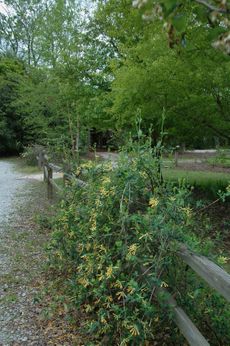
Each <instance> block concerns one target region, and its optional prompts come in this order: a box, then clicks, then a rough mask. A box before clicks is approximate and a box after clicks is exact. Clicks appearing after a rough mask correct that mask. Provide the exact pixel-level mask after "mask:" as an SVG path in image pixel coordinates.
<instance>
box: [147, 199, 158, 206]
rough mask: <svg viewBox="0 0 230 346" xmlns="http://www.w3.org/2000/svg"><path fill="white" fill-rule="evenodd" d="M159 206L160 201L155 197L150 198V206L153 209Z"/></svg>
mask: <svg viewBox="0 0 230 346" xmlns="http://www.w3.org/2000/svg"><path fill="white" fill-rule="evenodd" d="M158 204H159V200H158V199H157V198H155V197H152V198H150V200H149V205H150V207H151V208H156V207H157V206H158Z"/></svg>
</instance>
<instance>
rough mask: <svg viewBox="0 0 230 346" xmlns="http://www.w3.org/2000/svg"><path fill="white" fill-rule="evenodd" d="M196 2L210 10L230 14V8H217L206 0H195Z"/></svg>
mask: <svg viewBox="0 0 230 346" xmlns="http://www.w3.org/2000/svg"><path fill="white" fill-rule="evenodd" d="M195 1H196V2H197V3H198V4H201V5H203V6H205V7H207V8H208V9H209V10H210V11H215V12H218V13H224V14H230V10H229V9H227V8H218V7H215V6H213V5H212V4H210V3H209V2H207V1H206V0H195Z"/></svg>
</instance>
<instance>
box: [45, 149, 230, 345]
mask: <svg viewBox="0 0 230 346" xmlns="http://www.w3.org/2000/svg"><path fill="white" fill-rule="evenodd" d="M83 171H84V178H87V184H88V185H87V187H85V188H82V189H79V187H75V186H74V185H71V186H70V187H69V188H67V191H66V193H65V195H66V197H67V199H65V200H63V201H62V202H61V206H60V210H59V214H58V216H57V219H56V222H55V225H54V233H53V241H52V244H51V246H50V251H51V254H52V256H51V262H52V265H53V266H54V268H55V270H56V271H55V275H58V273H60V274H59V275H64V277H63V285H64V286H65V290H64V291H65V293H64V299H63V298H62V301H65V300H66V298H67V297H69V299H67V301H69V306H68V309H69V310H70V311H76V310H77V311H81V313H84V314H85V315H86V316H87V318H83V319H82V321H84V322H83V323H81V328H82V329H83V330H84V331H85V333H87V335H89V337H90V339H91V341H92V344H95V343H97V342H99V344H106V345H146V344H148V342H149V343H150V344H152V342H154V341H161V342H162V344H164V342H165V344H168V345H169V344H170V345H171V344H173V343H175V344H177V345H179V344H182V343H181V342H182V341H181V336H180V335H179V334H177V333H176V332H175V327H174V325H173V324H172V322H171V321H172V320H171V318H172V315H171V312H170V309H167V308H166V306H167V304H165V298H164V295H163V296H161V297H159V298H158V300H157V299H156V297H155V291H156V289H157V287H158V288H159V287H161V288H163V289H165V287H167V290H168V291H171V292H172V293H174V294H175V295H176V299H177V300H178V301H179V302H181V304H182V305H183V306H185V307H186V308H188V307H189V308H188V309H187V310H188V312H189V315H190V316H191V318H192V319H193V320H194V321H196V322H197V325H199V328H200V329H201V330H203V332H204V334H205V335H206V337H207V338H208V339H209V338H211V339H212V342H213V345H218V344H219V343H218V342H219V340H221V343H222V344H228V342H229V341H230V334H229V328H228V320H229V317H230V310H229V309H228V307H227V304H225V302H224V300H222V299H221V298H220V297H219V296H218V295H217V294H214V293H213V291H212V290H211V289H209V288H208V286H206V285H205V284H204V283H203V282H202V281H201V280H199V279H198V278H197V277H196V276H195V275H193V274H192V272H191V271H187V269H186V266H185V265H183V264H182V263H181V260H180V259H178V258H177V255H176V252H177V248H178V244H179V243H181V242H183V243H186V244H187V245H188V246H190V247H191V248H194V249H196V250H197V251H199V249H201V248H202V252H203V253H204V254H206V253H208V252H209V255H210V249H211V246H212V244H211V242H210V241H207V239H206V240H205V239H203V240H202V239H199V238H198V237H197V235H196V233H195V232H194V230H193V225H194V220H193V211H192V208H191V206H190V204H189V190H188V189H187V188H186V187H185V186H183V184H182V185H181V186H180V187H176V186H174V185H172V184H162V180H161V175H160V174H159V159H158V158H157V156H156V152H155V149H152V148H151V146H150V145H149V144H147V145H146V144H145V145H142V144H140V143H139V144H134V143H130V146H129V147H128V148H126V149H125V150H124V151H123V152H122V153H121V154H120V158H119V160H118V163H117V166H116V168H114V169H112V165H111V163H104V164H101V165H98V164H95V163H93V162H86V163H83V164H82V165H81V167H78V169H77V172H76V175H77V176H81V174H82V173H81V172H83ZM221 259H222V260H223V258H220V260H221ZM62 273H63V274H62ZM166 326H167V327H166ZM167 328H168V329H167ZM207 328H208V329H209V328H210V329H211V330H212V331H213V332H211V333H210V331H209V330H208V329H207ZM89 344H90V343H89Z"/></svg>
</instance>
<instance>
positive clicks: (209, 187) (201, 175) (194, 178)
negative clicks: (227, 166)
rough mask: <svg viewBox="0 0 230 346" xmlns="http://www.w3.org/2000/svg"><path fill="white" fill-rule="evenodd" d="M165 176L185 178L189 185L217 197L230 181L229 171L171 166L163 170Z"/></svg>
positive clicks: (177, 178)
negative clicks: (192, 169)
mask: <svg viewBox="0 0 230 346" xmlns="http://www.w3.org/2000/svg"><path fill="white" fill-rule="evenodd" d="M163 176H164V178H165V179H166V180H169V181H176V182H178V181H181V180H185V183H187V184H188V185H191V186H194V187H195V188H198V189H199V190H200V191H202V192H205V193H208V194H209V195H210V196H211V197H216V195H217V193H218V191H219V190H225V189H226V187H227V186H228V185H229V183H230V174H228V173H216V172H206V171H205V172H203V171H185V170H177V169H171V168H169V169H164V170H163Z"/></svg>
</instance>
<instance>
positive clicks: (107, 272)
mask: <svg viewBox="0 0 230 346" xmlns="http://www.w3.org/2000/svg"><path fill="white" fill-rule="evenodd" d="M105 275H106V277H107V279H109V278H111V277H112V275H113V267H112V266H111V265H110V266H109V267H108V268H107V270H106V274H105Z"/></svg>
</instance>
